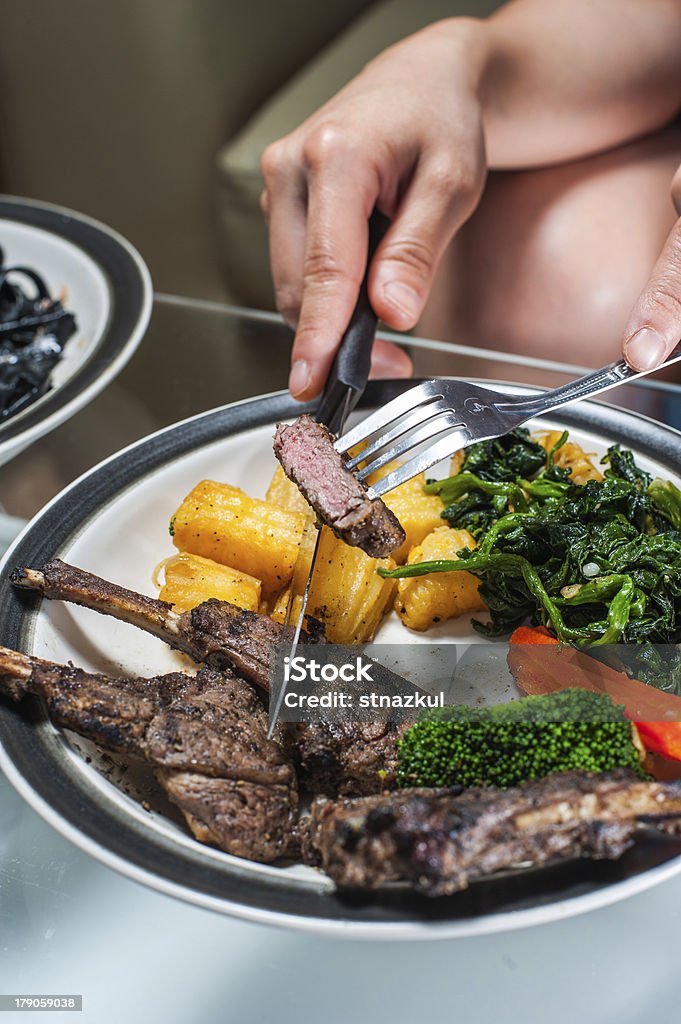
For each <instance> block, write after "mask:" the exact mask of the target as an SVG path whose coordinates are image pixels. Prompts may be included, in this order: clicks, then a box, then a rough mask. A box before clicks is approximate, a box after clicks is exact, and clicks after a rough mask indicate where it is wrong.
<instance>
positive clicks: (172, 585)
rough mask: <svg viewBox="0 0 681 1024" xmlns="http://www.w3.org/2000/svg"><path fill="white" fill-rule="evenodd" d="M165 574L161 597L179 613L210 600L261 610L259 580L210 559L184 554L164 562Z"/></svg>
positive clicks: (182, 552)
mask: <svg viewBox="0 0 681 1024" xmlns="http://www.w3.org/2000/svg"><path fill="white" fill-rule="evenodd" d="M164 574H165V583H164V585H163V587H162V588H161V592H160V594H159V597H160V598H161V600H162V601H167V602H168V603H169V604H172V605H173V606H174V607H175V608H176V609H177V610H178V611H181V612H186V611H189V609H190V608H196V606H197V604H201V603H202V602H203V601H207V600H208V599H209V598H211V597H216V598H218V600H220V601H229V603H230V604H235V605H237V606H238V607H239V608H246V609H247V610H248V611H251V612H257V611H258V609H259V608H260V592H261V590H262V584H261V582H260V580H256V579H255V577H254V576H248V575H247V574H246V573H244V572H239V571H238V569H230V568H229V567H228V566H226V565H220V564H219V562H214V561H213V560H212V559H210V558H202V557H201V556H200V555H190V554H188V553H187V552H186V551H181V552H180V554H179V555H174V556H173V557H172V558H169V559H168V560H167V561H166V562H165V566H164Z"/></svg>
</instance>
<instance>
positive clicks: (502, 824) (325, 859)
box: [301, 769, 681, 896]
mask: <svg viewBox="0 0 681 1024" xmlns="http://www.w3.org/2000/svg"><path fill="white" fill-rule="evenodd" d="M301 825H302V823H301ZM306 826H307V827H306V834H305V835H304V838H303V854H304V857H305V859H306V861H307V862H308V863H311V864H314V865H317V866H320V867H322V868H323V869H324V871H325V872H326V873H327V874H328V875H330V876H331V878H333V879H334V881H335V882H336V884H337V885H338V886H339V887H345V888H348V887H349V888H361V889H376V888H378V887H379V886H381V885H383V884H385V883H386V882H396V881H403V882H409V883H410V884H411V886H413V887H414V888H415V889H417V890H419V891H420V892H423V893H426V894H427V895H429V896H445V895H449V894H451V893H454V892H457V891H458V890H460V889H465V888H466V887H467V885H468V884H469V882H471V881H473V880H474V879H476V878H480V877H482V876H485V875H492V874H494V873H495V872H498V871H502V870H505V869H508V868H513V867H515V866H517V865H520V864H527V863H528V862H529V863H530V864H532V865H534V866H539V865H541V864H544V863H546V862H547V861H553V860H554V859H569V858H573V857H592V858H596V859H610V860H615V859H617V858H618V857H619V856H621V854H622V853H623V852H624V851H625V850H626V849H627V848H628V847H629V846H631V845H632V843H633V838H634V834H635V832H636V831H637V830H638V829H639V828H643V827H651V826H652V827H654V828H657V829H658V830H660V831H663V832H679V831H681V781H674V782H644V781H642V780H641V779H640V778H638V776H636V775H635V774H634V773H633V772H631V771H629V770H628V769H618V770H617V771H614V772H608V773H602V774H594V773H590V772H565V773H564V774H562V775H550V776H548V777H547V778H545V779H540V780H537V781H535V782H530V783H526V784H525V785H524V786H519V787H518V788H516V789H507V790H498V789H492V788H489V789H469V790H464V791H462V790H461V789H460V788H458V789H448V790H435V789H411V790H402V791H400V792H398V793H386V794H383V795H381V796H370V797H363V798H360V799H354V800H339V801H337V802H334V801H330V800H325V799H318V800H316V801H315V802H314V803H313V805H312V809H311V812H310V816H309V819H308V820H307V822H306Z"/></svg>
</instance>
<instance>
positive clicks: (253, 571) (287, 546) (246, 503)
mask: <svg viewBox="0 0 681 1024" xmlns="http://www.w3.org/2000/svg"><path fill="white" fill-rule="evenodd" d="M304 525H305V516H304V515H303V514H302V513H300V512H289V511H287V510H286V509H284V508H280V507H278V506H277V505H274V504H271V503H270V502H267V501H259V500H258V499H257V498H249V496H248V495H247V494H246V493H245V492H244V491H242V490H240V489H239V488H238V487H231V486H230V485H229V484H220V483H216V482H215V481H213V480H202V481H201V483H199V484H197V485H196V487H195V488H194V489H193V490H192V491H191V492H190V493H189V494H188V495H187V497H186V498H185V499H184V501H183V502H182V504H181V505H180V507H179V508H178V510H177V512H176V513H175V515H174V516H173V518H172V520H171V527H170V528H171V533H172V536H173V543H174V544H175V546H176V547H177V548H179V550H180V551H188V552H189V553H190V554H192V555H201V556H202V557H204V558H211V559H213V561H215V562H220V564H221V565H228V566H230V567H231V568H232V569H239V570H240V571H241V572H244V573H247V574H248V575H249V576H254V577H255V578H256V579H258V580H261V581H262V589H263V596H264V597H265V598H269V597H271V596H273V595H274V594H276V593H277V592H278V591H280V590H281V589H282V588H284V587H286V586H287V584H288V583H289V581H290V579H291V576H292V574H293V567H294V565H295V561H296V557H297V555H298V546H299V544H300V539H301V536H302V533H303V528H304Z"/></svg>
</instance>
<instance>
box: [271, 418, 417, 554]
mask: <svg viewBox="0 0 681 1024" xmlns="http://www.w3.org/2000/svg"><path fill="white" fill-rule="evenodd" d="M334 440H335V438H334V437H333V435H332V434H330V433H329V431H328V430H327V429H326V427H324V426H322V424H321V423H317V422H316V421H315V420H313V419H312V417H311V416H299V417H298V419H297V420H295V421H294V422H293V423H291V424H288V425H287V424H285V423H279V424H277V430H276V433H275V436H274V454H275V455H276V457H277V458H278V460H279V462H280V463H281V465H282V468H283V470H284V472H285V473H286V475H287V477H288V478H289V479H290V480H292V481H293V482H294V483H295V484H296V485H297V486H298V487H299V488H300V490H301V491H302V493H303V494H304V496H305V498H306V499H307V501H308V502H309V503H310V505H311V506H312V508H313V509H314V510H315V512H316V513H317V515H318V517H319V519H320V521H321V522H322V523H324V524H325V525H326V526H328V527H330V528H331V529H332V530H333V532H334V533H335V534H336V536H337V537H340V539H341V540H344V541H345V543H346V544H351V545H352V546H353V547H358V548H361V549H362V551H365V552H366V553H367V554H368V555H371V557H372V558H386V557H387V556H388V555H389V554H390V553H391V552H392V551H395V550H396V549H397V548H399V547H400V545H402V544H403V543H404V541H405V533H404V530H403V529H402V527H401V525H400V523H399V521H398V520H397V518H396V516H395V515H394V514H393V513H392V512H391V511H390V509H389V508H388V507H387V506H386V505H385V504H384V503H383V502H382V501H381V499H380V498H374V499H371V498H369V497H368V495H367V489H366V487H365V486H364V484H363V483H361V482H360V481H359V480H358V479H357V477H356V476H355V475H354V473H352V472H350V470H348V469H346V468H345V464H344V462H343V459H342V458H341V456H340V455H339V454H338V452H337V451H336V449H335V448H334V446H333V443H334Z"/></svg>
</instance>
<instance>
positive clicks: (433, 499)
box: [371, 462, 444, 565]
mask: <svg viewBox="0 0 681 1024" xmlns="http://www.w3.org/2000/svg"><path fill="white" fill-rule="evenodd" d="M397 465H398V463H397V462H392V463H389V464H388V465H387V466H384V467H383V469H382V470H380V471H379V473H375V474H373V476H372V478H371V482H372V483H373V482H374V481H375V480H379V479H380V478H381V477H383V476H386V475H387V474H388V473H389V472H392V470H393V469H395V468H396V467H397ZM425 483H426V479H425V475H424V474H423V473H420V474H419V475H418V476H415V477H412V479H411V480H407V482H406V483H404V484H400V486H399V487H396V488H395V490H394V491H389V492H388V494H386V495H384V497H383V501H384V502H385V503H386V505H387V506H388V508H389V509H390V510H391V512H394V513H395V515H396V516H397V518H398V519H399V521H400V523H401V524H402V528H403V529H404V532H405V534H406V539H405V541H404V543H403V544H402V545H401V546H400V547H399V548H398V549H397V551H393V553H392V558H394V559H395V561H396V562H397V564H398V565H400V564H401V563H402V562H404V561H406V558H407V555H408V554H409V552H410V551H411V549H412V548H413V547H414V545H415V544H420V543H421V541H422V540H423V538H424V537H425V536H427V534H429V533H431V531H432V530H434V529H435V528H436V527H438V526H442V510H443V509H444V505H443V504H442V499H441V498H440V497H439V495H437V494H426V493H425V491H424V490H423V488H424V486H425Z"/></svg>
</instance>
